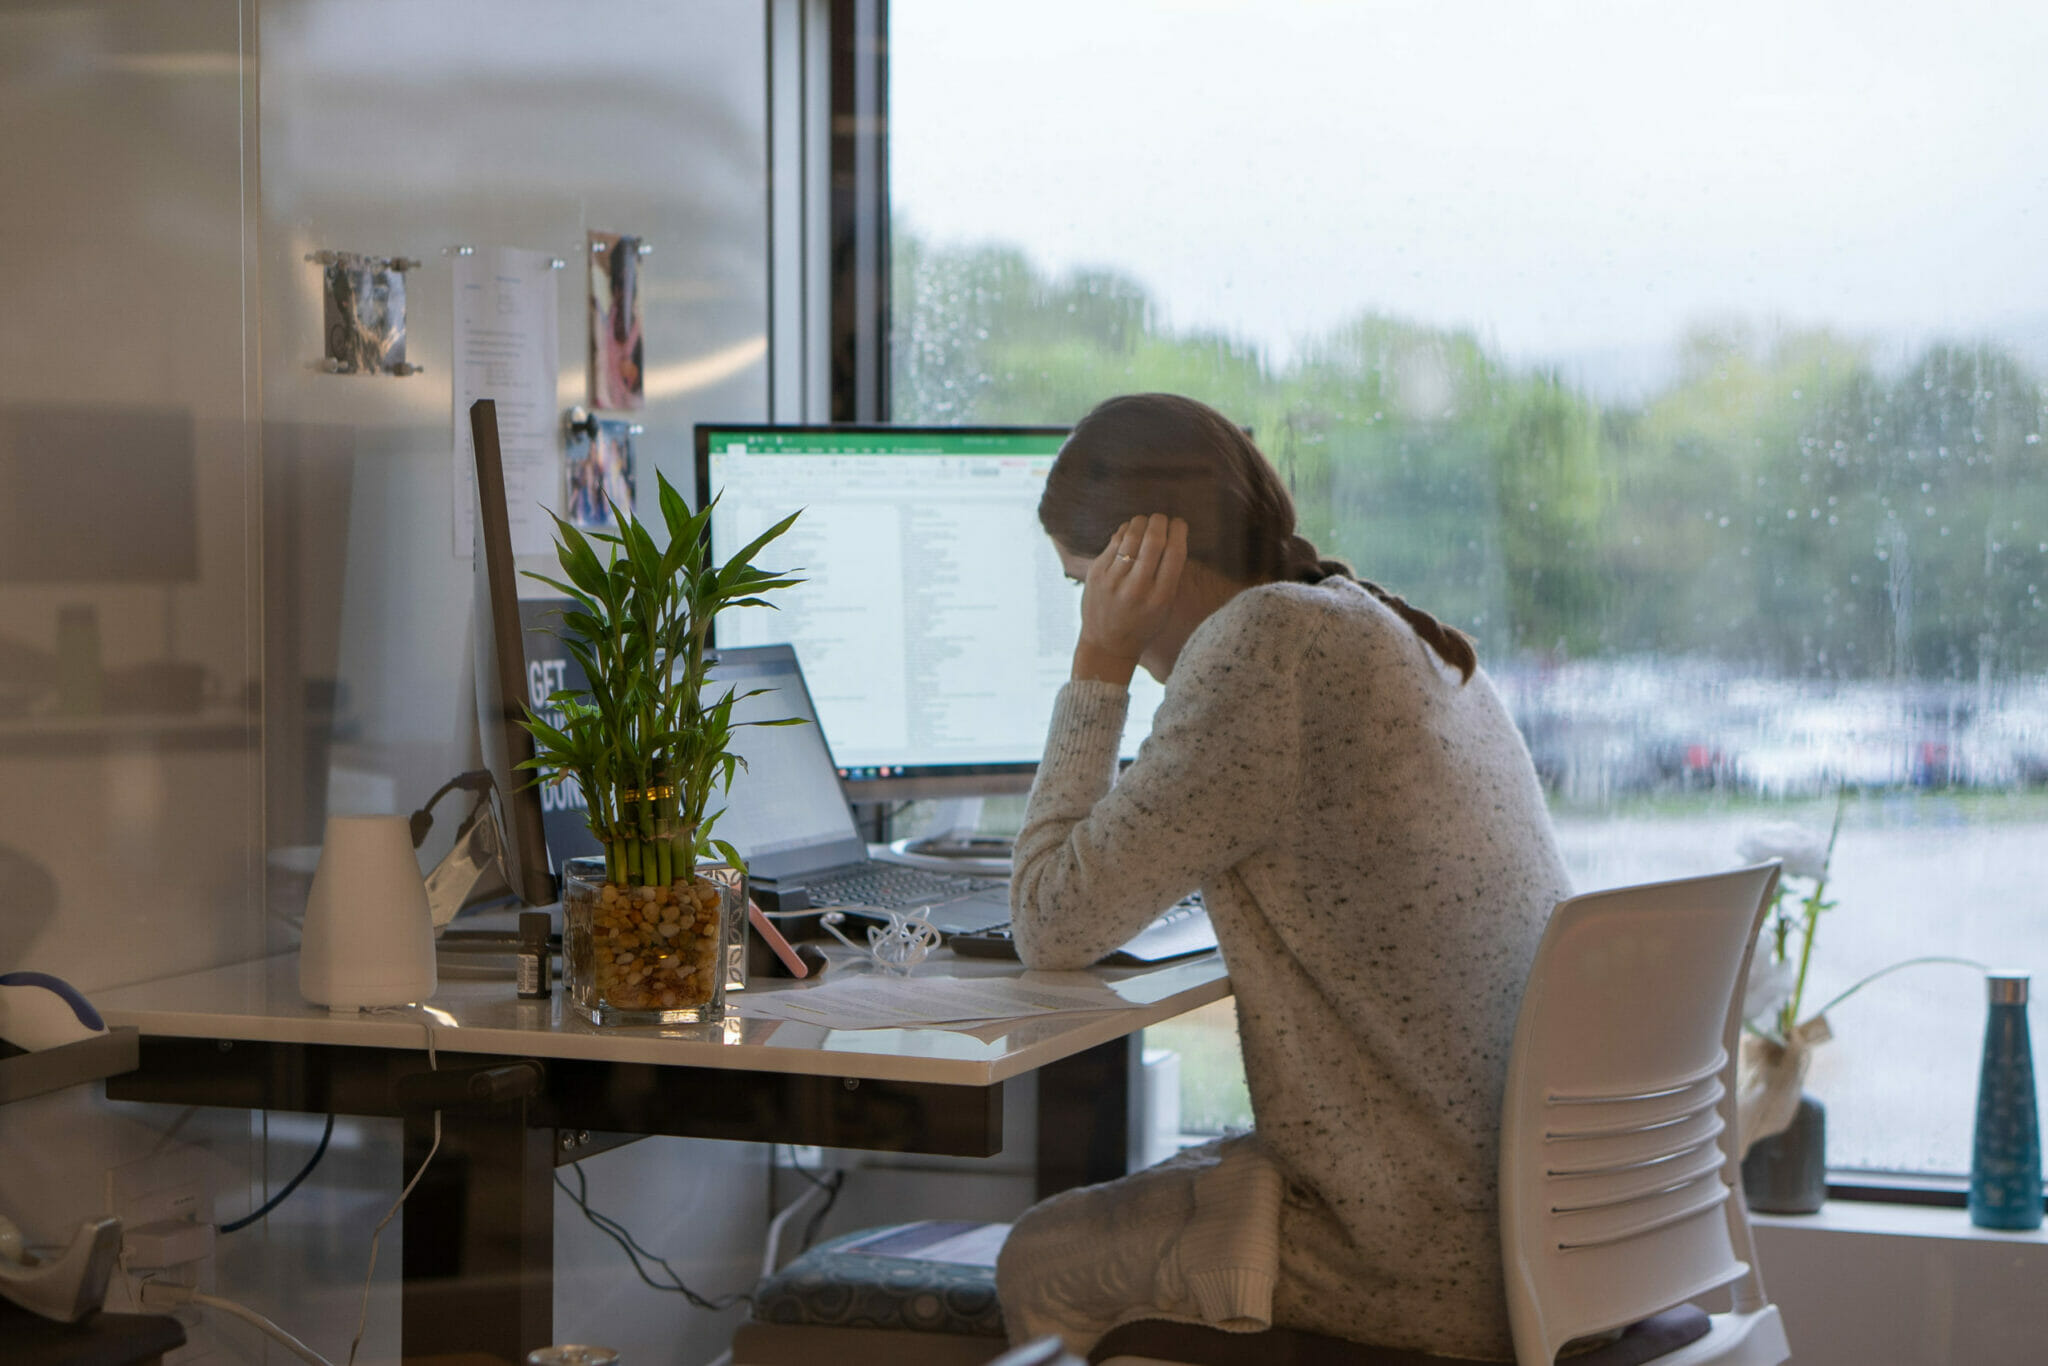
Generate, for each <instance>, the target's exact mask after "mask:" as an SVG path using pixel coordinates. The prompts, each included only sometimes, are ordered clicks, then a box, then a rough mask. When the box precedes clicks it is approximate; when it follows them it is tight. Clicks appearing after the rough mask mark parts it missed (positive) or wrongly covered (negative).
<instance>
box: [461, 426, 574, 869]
mask: <svg viewBox="0 0 2048 1366" xmlns="http://www.w3.org/2000/svg"><path fill="white" fill-rule="evenodd" d="M469 423H470V444H471V447H472V448H473V451H474V454H475V458H476V480H475V484H474V498H475V510H476V525H475V540H474V541H473V542H472V544H471V547H470V566H471V568H470V573H471V597H472V603H473V613H474V615H473V619H472V622H471V634H472V638H473V640H474V641H475V650H476V657H475V670H474V686H475V688H476V724H477V743H478V746H479V747H480V748H481V749H482V751H483V759H484V766H485V767H486V768H488V769H489V770H490V773H491V781H492V783H493V785H494V786H495V788H496V794H495V795H496V800H497V803H498V814H499V833H500V834H501V835H502V837H503V842H504V847H503V849H502V850H501V852H500V855H499V857H500V860H501V862H502V864H503V868H504V873H505V881H506V883H507V884H508V885H509V886H510V888H511V890H512V894H513V895H514V896H515V897H517V898H518V899H519V900H520V901H521V902H522V903H523V904H525V905H528V906H547V905H551V904H553V903H554V902H555V901H556V900H558V899H559V897H560V894H561V892H560V887H559V885H558V879H557V875H556V871H555V868H554V866H553V863H552V861H551V860H550V859H549V857H548V841H547V828H546V823H545V821H544V820H543V818H542V815H541V804H540V787H539V785H538V783H537V782H536V781H535V780H534V779H531V778H529V777H528V776H527V770H526V769H524V768H523V767H521V766H522V765H523V764H525V763H526V761H528V760H530V759H532V758H533V756H534V746H533V736H532V735H531V734H530V733H529V732H528V731H527V729H526V727H525V725H524V724H522V723H523V721H524V720H525V716H526V643H525V641H524V640H523V639H522V638H521V634H520V631H521V627H520V621H519V577H518V571H517V567H516V565H515V563H514V559H513V554H512V527H511V517H510V514H509V513H508V511H507V509H506V505H505V471H504V462H503V459H502V456H501V454H500V451H499V447H498V405H497V403H496V401H494V400H492V399H488V398H480V399H478V400H476V402H474V403H472V404H470V406H469Z"/></svg>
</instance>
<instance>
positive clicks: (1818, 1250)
mask: <svg viewBox="0 0 2048 1366" xmlns="http://www.w3.org/2000/svg"><path fill="white" fill-rule="evenodd" d="M1755 1230H1756V1243H1757V1260H1758V1262H1759V1264H1760V1265H1761V1267H1762V1270H1763V1276H1764V1288H1765V1290H1766V1291H1767V1292H1768V1293H1769V1294H1770V1297H1771V1299H1772V1301H1773V1302H1774V1303H1776V1304H1777V1306H1778V1308H1779V1312H1780V1313H1781V1314H1782V1315H1783V1316H1784V1320H1785V1333H1786V1336H1787V1338H1788V1339H1789V1340H1790V1342H1791V1345H1792V1360H1793V1361H1794V1362H1795V1363H1797V1366H1951V1363H1954V1366H1962V1364H1963V1363H1969V1366H2032V1363H2037V1362H2041V1361H2048V1235H2044V1234H2042V1233H2040V1232H2035V1233H2031V1234H2005V1233H1992V1232H1987V1231H1984V1230H1978V1229H1972V1228H1971V1227H1970V1223H1969V1216H1968V1215H1967V1214H1966V1213H1965V1212H1964V1211H1962V1210H1959V1209H1929V1208H1925V1207H1916V1206H1901V1205H1866V1204H1852V1203H1850V1202H1847V1201H1842V1200H1833V1201H1830V1202H1829V1203H1828V1204H1827V1206H1826V1207H1825V1208H1824V1209H1823V1210H1822V1211H1821V1212H1820V1213H1819V1214H1815V1215H1808V1216H1802V1217H1797V1218H1794V1217H1777V1218H1759V1219H1757V1220H1756V1221H1755Z"/></svg>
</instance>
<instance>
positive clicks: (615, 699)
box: [524, 476, 801, 1024]
mask: <svg viewBox="0 0 2048 1366" xmlns="http://www.w3.org/2000/svg"><path fill="white" fill-rule="evenodd" d="M657 479H658V482H659V485H660V504H661V515H662V520H663V521H664V522H665V523H666V529H667V532H668V544H667V545H666V547H662V546H657V545H656V544H655V540H654V537H653V535H652V534H650V533H649V531H648V530H647V528H646V527H645V526H643V525H642V524H641V523H640V522H639V521H638V520H636V519H635V518H634V517H633V516H632V515H631V513H630V510H628V509H623V508H620V507H618V506H617V505H616V504H614V505H613V507H612V515H613V519H614V522H615V524H616V526H617V530H616V532H595V531H593V532H583V531H578V530H577V529H576V528H575V527H573V526H571V525H570V524H569V523H567V522H565V521H563V520H562V519H561V518H559V517H557V518H555V525H556V528H557V536H556V545H555V550H556V558H557V559H558V560H559V561H560V563H561V566H562V573H563V576H564V577H563V578H562V579H556V578H552V577H550V576H548V575H545V574H531V575H530V577H532V578H535V579H538V580H540V581H541V582H543V583H546V584H547V585H549V586H550V587H552V588H554V589H555V590H556V591H557V592H559V593H562V594H563V595H565V596H566V597H567V598H568V599H569V602H570V605H569V606H568V607H567V608H566V609H564V611H563V612H562V614H561V624H562V637H563V647H564V648H565V649H566V650H567V651H568V653H569V654H570V655H571V656H572V657H573V658H574V659H575V660H576V662H577V663H578V664H579V665H581V666H582V669H583V673H584V677H585V678H586V680H587V681H588V687H587V688H585V689H580V690H577V689H572V690H564V691H560V692H556V693H555V694H553V695H552V696H550V697H549V698H548V700H547V705H548V707H549V708H550V711H551V714H548V715H544V714H542V713H541V712H538V711H536V710H534V709H533V708H531V707H529V708H528V709H527V715H526V720H525V723H524V724H525V726H526V729H527V730H528V731H529V732H530V733H531V734H532V736H533V740H534V757H533V758H532V759H530V760H528V761H527V763H526V765H525V766H526V767H528V768H532V769H536V770H538V771H539V775H540V778H539V780H540V781H543V782H560V781H563V780H564V779H573V780H574V781H575V782H576V783H577V784H578V786H580V787H581V788H582V791H583V794H584V798H585V800H586V802H587V803H588V808H589V812H590V830H591V833H592V834H593V835H595V836H596V837H597V840H598V842H599V844H601V845H602V846H603V847H604V857H603V858H601V859H598V858H587V859H570V860H568V861H567V862H566V864H565V866H564V868H563V876H562V913H563V927H562V957H563V963H564V969H563V977H564V989H565V990H566V992H567V994H568V997H569V1000H570V1004H571V1006H572V1007H573V1008H575V1009H577V1010H579V1011H581V1012H582V1013H583V1014H584V1015H585V1016H586V1017H588V1018H589V1019H590V1020H591V1021H593V1022H594V1023H598V1024H681V1023H691V1022H697V1021H703V1020H715V1019H718V1018H721V1017H722V1016H723V1014H724V1009H725V979H726V972H725V966H724V962H723V957H724V955H723V952H722V949H723V946H724V945H725V944H726V943H727V941H728V938H729V937H730V936H732V935H733V934H735V933H736V932H738V931H739V929H740V927H741V926H742V925H743V924H744V917H745V913H746V891H745V880H744V869H745V865H744V863H743V862H742V860H741V858H740V855H739V852H738V851H737V850H735V849H734V848H733V847H732V846H731V845H730V844H728V843H726V842H725V841H724V840H721V839H719V838H717V836H716V835H715V834H714V833H713V831H714V828H715V827H716V825H717V821H718V816H719V815H720V811H719V810H714V809H713V807H712V803H713V802H714V801H715V800H716V799H717V798H718V797H720V796H721V795H723V793H724V792H725V791H726V789H727V788H728V787H729V786H730V785H731V782H732V776H733V773H734V771H735V770H736V769H737V768H738V767H739V765H740V763H741V760H740V758H739V756H738V755H737V754H735V753H733V751H732V749H731V747H730V744H731V738H732V733H733V730H734V729H735V727H737V726H739V725H743V724H745V725H790V724H800V723H799V722H797V721H795V720H786V721H751V722H738V721H735V720H734V719H733V707H734V705H735V703H737V702H739V701H742V700H744V698H745V697H747V696H752V695H753V694H735V692H734V690H732V689H731V688H727V689H725V690H724V691H723V692H722V693H715V694H711V693H707V689H706V686H705V672H706V667H707V665H708V663H709V660H708V657H707V655H708V651H707V648H706V646H707V641H708V640H709V637H710V632H711V623H712V622H713V620H714V619H715V618H716V617H717V616H718V614H719V613H720V612H723V611H726V610H727V609H729V608H738V607H768V606H773V604H772V603H770V602H768V601H767V599H766V598H764V597H763V596H762V595H763V594H764V593H768V592H772V591H773V590H775V589H778V588H787V587H789V586H790V585H792V584H795V583H799V582H801V580H799V579H795V578H791V577H789V576H788V575H787V574H786V573H784V572H783V571H779V570H764V569H759V568H756V567H755V565H754V563H753V559H754V556H755V555H756V554H758V553H759V552H760V551H761V549H762V548H763V547H765V546H766V545H768V543H769V542H771V541H773V540H775V538H776V537H778V536H780V535H782V533H783V532H785V531H787V530H788V529H789V527H790V524H791V523H792V522H794V521H795V520H796V514H794V513H792V514H791V515H790V516H788V517H786V518H784V519H783V520H782V521H780V522H777V523H776V524H775V525H774V526H772V527H770V528H769V529H768V530H767V531H765V532H763V533H762V534H761V535H760V536H758V537H756V538H755V539H754V540H753V541H752V542H751V543H749V544H748V545H746V546H745V547H743V548H742V549H741V550H739V551H738V552H737V553H736V554H734V555H733V556H732V558H731V559H729V560H728V561H727V562H726V563H725V564H724V565H716V564H713V563H712V562H711V556H710V549H709V545H708V537H707V536H706V530H707V528H708V526H709V524H710V518H711V509H710V506H709V505H708V504H707V506H706V507H705V509H704V510H703V511H701V512H698V513H695V514H693V513H691V512H690V510H689V508H688V507H687V506H686V505H685V504H684V502H683V499H682V497H681V495H679V494H678V493H677V492H676V491H675V489H674V488H673V487H672V486H671V485H670V484H669V482H668V480H667V479H666V478H660V477H659V476H657ZM719 860H723V863H724V865H725V866H726V869H727V870H734V869H736V870H739V871H738V875H734V874H733V873H731V872H730V871H723V873H722V875H707V874H712V873H714V872H720V871H721V870H713V869H710V868H708V867H706V868H700V865H709V864H712V863H715V862H717V861H719Z"/></svg>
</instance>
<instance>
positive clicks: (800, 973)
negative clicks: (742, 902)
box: [747, 897, 811, 977]
mask: <svg viewBox="0 0 2048 1366" xmlns="http://www.w3.org/2000/svg"><path fill="white" fill-rule="evenodd" d="M747 923H749V924H750V925H752V926H753V927H754V933H756V934H758V935H760V936H761V938H762V940H763V941H764V942H766V943H767V945H768V947H769V948H771V949H773V950H775V956H776V957H777V958H780V959H781V960H782V966H784V967H786V968H788V969H789V975H790V976H792V977H808V976H810V975H811V965H810V964H808V963H806V962H805V961H804V960H803V959H802V958H800V957H799V956H798V955H797V951H796V950H795V949H793V948H791V947H790V946H789V941H788V940H787V939H784V938H783V937H782V931H781V930H778V929H776V928H775V922H774V921H772V920H770V919H769V918H768V916H767V914H766V913H765V912H763V911H762V909H761V908H760V907H759V906H757V905H755V904H754V899H753V898H752V897H748V898H747Z"/></svg>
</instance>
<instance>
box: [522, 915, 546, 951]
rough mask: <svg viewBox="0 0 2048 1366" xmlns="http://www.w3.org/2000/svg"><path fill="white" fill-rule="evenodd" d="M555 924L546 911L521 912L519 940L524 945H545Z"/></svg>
mask: <svg viewBox="0 0 2048 1366" xmlns="http://www.w3.org/2000/svg"><path fill="white" fill-rule="evenodd" d="M553 928H554V922H553V921H552V920H551V919H550V918H549V917H548V913H547V912H546V911H521V912H520V913H519V939H520V942H522V943H542V944H545V943H546V942H547V939H548V934H549V932H550V931H551V930H552V929H553Z"/></svg>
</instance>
